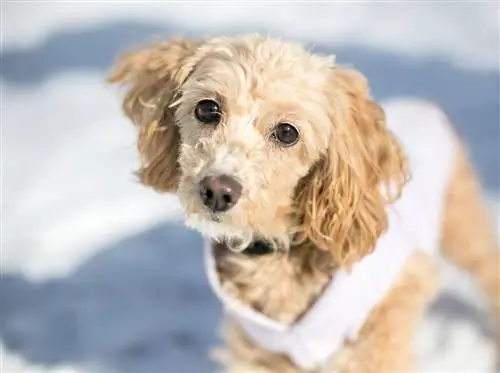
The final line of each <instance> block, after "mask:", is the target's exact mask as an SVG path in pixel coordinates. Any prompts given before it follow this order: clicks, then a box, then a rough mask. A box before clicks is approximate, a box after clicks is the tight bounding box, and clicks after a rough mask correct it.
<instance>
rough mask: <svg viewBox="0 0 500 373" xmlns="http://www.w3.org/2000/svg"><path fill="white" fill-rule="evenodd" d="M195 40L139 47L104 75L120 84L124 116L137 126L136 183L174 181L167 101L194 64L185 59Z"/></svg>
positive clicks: (167, 186) (169, 184) (173, 135)
mask: <svg viewBox="0 0 500 373" xmlns="http://www.w3.org/2000/svg"><path fill="white" fill-rule="evenodd" d="M197 45H198V44H197V43H195V42H188V41H185V40H182V39H177V40H172V41H170V42H167V43H158V44H152V45H148V46H144V47H142V48H140V49H138V50H135V51H131V52H129V53H126V54H124V55H123V56H122V57H121V58H120V59H119V60H118V62H117V64H116V65H115V67H114V69H113V70H112V71H111V74H110V75H109V77H108V82H109V83H120V84H122V85H124V86H125V88H126V93H125V97H124V100H123V110H124V112H125V115H126V116H127V117H128V118H129V119H130V120H131V121H132V122H133V123H134V124H135V125H136V127H137V130H138V137H137V147H138V150H139V155H140V163H141V165H140V169H139V171H138V175H139V178H140V180H141V182H142V183H143V184H145V185H148V186H151V187H153V188H154V189H156V190H158V191H162V192H174V191H175V190H176V189H177V184H178V173H179V172H178V165H177V159H178V153H179V132H178V129H177V126H176V125H175V124H174V113H173V111H172V109H170V108H169V105H170V104H171V103H172V101H173V99H174V98H175V95H176V93H177V89H178V88H179V87H180V85H181V84H182V83H183V82H184V81H185V80H186V79H187V77H188V75H189V73H190V72H191V70H192V68H193V66H192V63H188V62H187V61H186V59H187V58H188V57H189V56H190V55H192V54H193V52H194V50H195V49H196V46H197Z"/></svg>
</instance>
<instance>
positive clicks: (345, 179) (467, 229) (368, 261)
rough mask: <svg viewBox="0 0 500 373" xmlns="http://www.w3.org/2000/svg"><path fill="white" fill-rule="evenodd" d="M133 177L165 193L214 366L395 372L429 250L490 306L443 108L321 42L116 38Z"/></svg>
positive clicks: (490, 278)
mask: <svg viewBox="0 0 500 373" xmlns="http://www.w3.org/2000/svg"><path fill="white" fill-rule="evenodd" d="M109 82H110V83H111V84H120V85H122V86H124V87H125V90H126V92H125V95H124V99H123V109H124V113H125V115H126V116H127V117H128V118H129V119H130V120H131V121H132V122H133V123H134V124H135V127H136V128H137V145H138V153H139V156H140V169H139V170H138V171H137V175H138V178H139V179H140V181H141V182H142V183H143V184H144V185H146V186H148V187H151V188H152V189H154V190H155V191H157V192H160V193H176V194H177V196H178V197H179V200H180V202H181V204H182V206H183V209H184V211H185V215H186V220H185V221H186V225H187V226H189V227H191V228H194V229H196V230H197V231H199V232H200V233H201V234H202V235H203V236H204V238H205V248H204V252H205V257H206V260H205V263H206V271H207V276H208V279H209V282H210V284H211V286H212V288H213V290H214V293H215V294H216V295H217V297H218V298H219V299H220V301H221V302H222V303H223V305H224V309H225V310H226V314H227V317H226V318H225V323H224V338H225V341H226V343H225V345H226V346H225V348H223V349H221V350H218V351H217V353H216V354H215V357H216V358H217V360H218V361H219V362H220V363H221V365H222V367H223V369H224V370H225V371H226V372H231V373H250V372H251V373H256V372H259V373H269V372H279V373H288V372H290V373H291V372H329V373H331V372H343V373H349V372H352V373H370V372H374V373H375V372H376V373H380V372H384V373H388V372H397V373H403V372H410V371H411V369H412V354H413V351H412V341H413V335H414V332H415V329H416V327H417V326H418V323H419V321H420V319H421V318H422V315H423V314H424V312H425V309H426V306H427V305H428V304H429V302H430V301H431V300H432V299H433V297H434V296H435V294H436V289H437V277H436V274H437V268H436V261H435V258H436V255H438V254H439V253H440V250H441V249H442V252H443V254H444V255H445V256H446V257H447V258H448V259H449V260H451V261H452V262H454V263H456V264H457V265H458V266H460V267H462V268H463V269H465V270H466V271H467V272H468V273H469V274H471V275H472V276H473V277H474V278H475V280H476V281H477V283H478V285H479V286H480V288H481V289H482V291H483V293H484V295H485V297H486V298H487V301H488V302H489V305H490V306H491V310H492V312H493V314H494V315H495V318H496V319H499V318H500V286H499V284H500V279H499V270H498V268H499V260H500V257H499V250H498V242H497V238H496V232H495V230H494V227H493V224H492V222H491V221H490V216H489V214H488V212H487V210H486V208H485V206H484V204H483V201H482V194H483V192H482V190H481V186H480V183H479V181H478V179H477V177H476V175H475V171H474V169H473V167H472V165H471V163H470V161H469V160H468V155H467V149H466V146H465V144H464V143H463V142H462V141H461V140H460V138H459V136H458V135H457V133H456V131H455V130H454V128H453V124H452V123H451V121H450V119H449V117H448V116H447V115H446V114H445V112H444V111H443V110H442V109H441V108H440V107H439V106H437V105H436V104H433V103H432V102H427V101H424V100H420V99H416V98H401V99H394V100H390V101H387V102H383V103H377V102H376V101H375V100H374V99H373V98H372V97H371V95H370V91H369V86H368V82H367V80H366V78H365V77H364V76H363V75H362V73H360V72H359V71H357V70H355V69H353V68H348V67H345V66H341V65H339V64H337V63H336V62H335V57H334V56H325V55H319V54H315V53H313V52H311V51H309V50H307V49H306V48H305V47H304V46H302V45H300V44H296V43H290V42H285V41H282V40H280V39H277V38H271V37H266V36H261V35H240V36H233V37H212V38H206V39H192V40H188V39H183V38H178V39H172V40H169V41H166V42H164V43H153V44H150V45H144V46H142V47H140V48H138V49H136V50H132V51H130V52H128V53H125V54H124V55H122V56H121V58H120V59H119V60H118V61H117V63H116V65H115V67H114V69H113V70H112V71H111V74H110V76H109Z"/></svg>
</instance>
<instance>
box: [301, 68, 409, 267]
mask: <svg viewBox="0 0 500 373" xmlns="http://www.w3.org/2000/svg"><path fill="white" fill-rule="evenodd" d="M327 94H328V96H329V98H331V100H330V102H331V107H330V108H329V109H330V114H329V115H330V118H331V122H332V126H333V131H332V132H333V134H332V138H331V140H330V145H329V148H328V149H327V150H326V153H325V154H324V156H323V158H322V159H321V160H320V161H319V162H318V163H317V164H316V165H315V166H313V168H312V169H311V171H310V172H309V174H308V175H307V176H306V177H305V178H304V179H303V180H301V182H300V183H299V186H298V188H297V199H296V201H297V203H298V208H299V221H300V223H301V224H300V226H299V232H298V235H297V238H298V240H299V241H305V240H307V241H309V242H311V243H313V244H314V246H316V247H317V248H319V249H321V250H327V251H330V252H331V253H332V255H333V260H334V262H335V264H336V265H339V266H344V267H346V266H347V267H349V266H350V265H352V264H353V263H354V262H356V261H358V260H359V259H361V258H362V257H363V256H364V255H366V254H368V253H369V252H371V251H372V250H373V248H374V246H375V244H376V242H377V240H378V238H379V237H380V235H381V234H382V233H383V232H384V231H385V230H386V229H387V215H386V210H385V208H386V206H387V204H388V203H391V202H393V201H394V200H396V199H397V198H399V195H400V193H401V189H402V188H403V186H404V184H405V183H406V181H407V180H408V173H407V168H406V159H405V156H404V154H403V151H402V149H401V148H400V146H399V144H398V142H397V141H396V139H395V138H394V137H393V136H392V134H391V133H390V132H389V130H388V129H387V128H386V125H385V116H384V113H383V111H382V109H381V108H380V107H379V106H378V105H377V104H376V103H375V102H374V101H373V100H372V99H371V98H370V96H369V91H368V85H367V82H366V80H365V78H364V77H363V76H362V75H361V74H359V73H358V72H356V71H354V70H348V69H344V68H340V67H336V68H335V69H334V70H333V71H332V76H331V81H330V82H329V85H328V88H327ZM383 191H384V192H383Z"/></svg>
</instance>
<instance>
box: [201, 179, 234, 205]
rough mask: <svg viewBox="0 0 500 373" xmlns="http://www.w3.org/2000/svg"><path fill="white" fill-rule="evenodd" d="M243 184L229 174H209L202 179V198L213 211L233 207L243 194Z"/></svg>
mask: <svg viewBox="0 0 500 373" xmlns="http://www.w3.org/2000/svg"><path fill="white" fill-rule="evenodd" d="M241 189H242V186H241V184H240V183H238V182H237V181H236V180H234V179H233V178H232V177H229V176H227V175H221V176H207V177H205V178H204V179H203V180H202V181H200V196H201V200H202V201H203V203H204V204H205V206H207V207H208V208H209V209H210V210H212V211H213V212H223V211H227V210H229V209H230V208H231V207H233V206H234V205H235V204H236V202H238V199H239V198H240V196H241Z"/></svg>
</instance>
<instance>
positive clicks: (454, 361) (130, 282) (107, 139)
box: [0, 1, 500, 373]
mask: <svg viewBox="0 0 500 373" xmlns="http://www.w3.org/2000/svg"><path fill="white" fill-rule="evenodd" d="M1 16H2V20H1V25H2V56H1V59H2V60H1V62H2V64H1V84H2V99H1V125H2V144H1V148H2V163H1V169H2V194H3V198H2V232H1V233H2V277H1V279H0V343H1V346H2V351H3V368H2V369H3V370H2V373H4V372H5V373H36V372H39V371H40V372H42V371H43V372H51V373H56V372H59V373H62V372H66V373H69V372H72V373H84V372H85V373H97V372H99V373H101V372H103V373H104V372H110V373H160V372H161V373H202V372H203V373H205V372H213V371H215V366H214V365H213V364H212V363H211V362H210V361H209V359H208V357H207V352H208V349H209V348H210V347H213V346H214V345H215V343H216V342H217V335H216V332H217V326H218V322H219V320H220V316H221V312H220V307H219V305H218V303H217V302H216V300H215V299H214V297H213V296H212V294H211V292H210V291H209V288H208V286H207V284H206V281H205V277H204V273H203V268H202V254H201V246H200V245H201V239H200V237H199V236H198V234H197V233H194V232H192V231H188V230H187V229H185V228H184V227H183V226H182V221H181V219H182V216H181V210H180V206H179V203H178V201H177V199H176V198H175V197H173V196H161V195H157V194H155V193H153V192H151V191H149V190H146V189H145V188H143V187H141V186H140V185H138V183H137V182H136V181H135V180H134V178H133V175H132V172H133V170H134V168H135V166H136V165H137V160H136V153H135V148H134V147H135V144H134V132H133V128H132V126H131V125H130V124H129V123H128V122H127V121H126V120H125V118H123V116H122V115H121V112H120V107H119V105H120V102H119V94H118V92H117V91H116V90H115V89H114V88H110V87H107V86H106V85H105V84H104V78H105V75H106V73H107V71H108V70H109V68H110V66H111V65H112V63H113V61H114V60H115V59H116V57H117V56H118V55H119V54H120V53H121V52H123V51H125V50H126V49H129V48H131V47H133V46H136V45H138V44H140V43H144V42H149V41H152V40H165V39H168V38H170V37H173V36H179V35H185V36H200V35H201V36H207V35H222V34H224V35H228V34H237V33H244V32H262V33H266V34H270V35H274V36H282V37H284V38H286V39H289V40H295V41H301V42H304V43H306V44H307V45H309V47H310V48H312V49H313V50H316V51H320V52H325V53H330V54H335V55H336V56H337V60H338V61H339V62H340V63H343V64H348V65H351V66H354V67H356V68H358V69H360V70H361V71H362V72H363V73H364V74H365V75H366V76H367V77H368V79H369V81H370V82H371V86H372V89H373V93H374V95H375V97H376V98H378V99H384V98H388V97H394V96H402V95H404V96H408V95H411V96H419V97H424V98H427V99H431V100H434V101H436V102H437V103H439V104H440V105H442V107H443V108H444V109H445V110H446V111H447V112H448V114H449V115H450V116H451V118H452V120H453V121H454V123H455V124H456V125H457V128H458V131H459V132H460V134H461V135H462V136H463V138H464V140H465V141H466V143H467V145H468V146H469V148H470V152H471V157H472V160H473V162H474V164H475V165H476V166H477V169H478V172H479V175H480V178H481V181H482V182H483V185H484V187H485V190H486V196H485V197H486V200H487V202H488V205H489V207H490V208H491V212H492V216H493V217H494V218H495V219H497V221H498V203H499V200H500V198H499V188H500V182H499V175H500V171H499V170H500V161H499V159H500V154H499V152H500V150H499V139H500V130H499V119H500V118H499V115H500V114H499V113H500V101H499V21H498V17H499V9H498V3H497V2H494V1H485V2H480V1H475V2H474V1H471V2H465V1H455V2H453V3H452V2H439V3H438V2H435V3H431V2H424V1H421V2H408V1H391V2H390V3H389V2H387V3H382V2H375V1H365V2H351V3H347V2H338V3H334V2H331V3H330V4H327V3H323V4H320V3H314V4H312V3H309V4H306V2H305V1H304V2H297V1H296V2H293V3H286V2H283V3H279V4H274V5H270V4H266V3H264V2H254V3H249V2H246V3H243V2H238V1H236V2H234V1H233V2H212V1H198V2H185V3H182V4H181V3H177V4H175V3H169V2H166V1H165V2H163V3H158V2H156V3H140V2H129V1H127V2H125V1H122V2H120V1H115V2H106V1H103V2H99V3H95V2H70V1H66V2H50V1H47V2H23V1H15V2H14V1H4V2H3V3H2V9H1ZM441 266H442V268H443V280H442V292H441V294H440V296H439V298H438V299H437V301H436V302H435V304H434V305H433V306H432V308H431V309H430V311H429V314H428V317H427V318H426V320H424V322H423V324H422V328H421V329H420V330H419V335H418V336H417V339H416V346H417V351H418V354H417V355H418V356H417V357H418V359H417V367H416V370H417V371H421V372H431V371H433V372H436V371H439V372H451V371H453V372H459V371H460V372H474V373H475V372H491V371H493V364H494V353H493V344H492V343H491V329H490V327H489V324H488V320H487V316H486V315H485V312H484V307H483V306H484V305H483V300H482V298H481V296H480V295H479V294H478V293H477V292H476V289H475V288H474V286H473V284H471V283H470V282H469V280H468V279H467V278H465V277H463V276H460V275H459V274H458V273H456V271H455V270H454V269H453V268H450V267H448V266H447V265H446V264H445V263H442V264H441Z"/></svg>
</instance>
